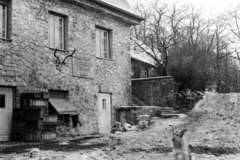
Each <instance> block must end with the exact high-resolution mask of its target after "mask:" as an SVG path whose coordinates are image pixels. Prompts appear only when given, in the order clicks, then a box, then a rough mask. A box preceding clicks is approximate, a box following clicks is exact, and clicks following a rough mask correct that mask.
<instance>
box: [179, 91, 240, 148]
mask: <svg viewBox="0 0 240 160" xmlns="http://www.w3.org/2000/svg"><path fill="white" fill-rule="evenodd" d="M182 127H184V128H188V137H189V141H190V142H191V144H192V145H195V146H196V145H198V146H199V145H205V146H209V147H230V148H239V147H240V139H239V136H240V94H236V93H229V94H217V93H213V92H209V93H206V95H205V97H204V99H203V100H201V101H199V102H198V103H197V104H196V106H195V108H194V109H193V110H192V111H191V112H190V113H189V116H188V118H187V123H186V124H185V125H183V126H182Z"/></svg>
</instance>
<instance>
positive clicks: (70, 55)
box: [53, 48, 76, 66]
mask: <svg viewBox="0 0 240 160" xmlns="http://www.w3.org/2000/svg"><path fill="white" fill-rule="evenodd" d="M57 51H58V49H57V48H56V49H55V51H54V53H53V55H54V57H55V58H56V59H57V63H58V64H61V65H64V66H66V64H67V63H66V62H65V61H66V59H67V58H68V57H73V54H74V53H75V52H76V49H74V50H73V52H72V54H69V55H67V56H66V57H65V58H64V59H63V60H62V61H61V60H60V59H59V57H58V56H57V55H56V53H57Z"/></svg>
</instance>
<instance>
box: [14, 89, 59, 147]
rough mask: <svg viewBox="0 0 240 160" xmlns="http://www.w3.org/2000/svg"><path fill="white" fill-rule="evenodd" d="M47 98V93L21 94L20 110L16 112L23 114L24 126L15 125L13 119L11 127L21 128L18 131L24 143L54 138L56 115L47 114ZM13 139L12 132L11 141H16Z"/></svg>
mask: <svg viewBox="0 0 240 160" xmlns="http://www.w3.org/2000/svg"><path fill="white" fill-rule="evenodd" d="M48 98H49V95H48V93H23V94H21V108H19V109H18V110H21V111H22V112H23V113H24V114H23V115H24V116H23V118H24V124H15V122H14V118H13V126H14V125H15V126H19V128H20V127H21V129H20V130H21V131H22V133H23V139H24V140H25V141H26V142H39V141H42V140H50V139H55V138H56V125H57V115H49V114H48V113H49V112H48ZM16 110H17V109H16ZM14 112H15V111H14ZM19 122H20V121H19ZM13 128H14V127H13ZM14 137H16V133H15V135H14V132H13V134H12V140H14V141H16V140H15V139H16V138H15V139H14Z"/></svg>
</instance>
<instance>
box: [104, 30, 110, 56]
mask: <svg viewBox="0 0 240 160" xmlns="http://www.w3.org/2000/svg"><path fill="white" fill-rule="evenodd" d="M103 48H104V49H103V52H104V58H107V59H109V49H108V32H107V31H103Z"/></svg>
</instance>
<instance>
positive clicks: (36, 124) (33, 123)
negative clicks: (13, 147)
mask: <svg viewBox="0 0 240 160" xmlns="http://www.w3.org/2000/svg"><path fill="white" fill-rule="evenodd" d="M25 129H26V130H42V129H43V122H42V120H41V119H40V120H39V119H38V120H28V121H26V124H25Z"/></svg>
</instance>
